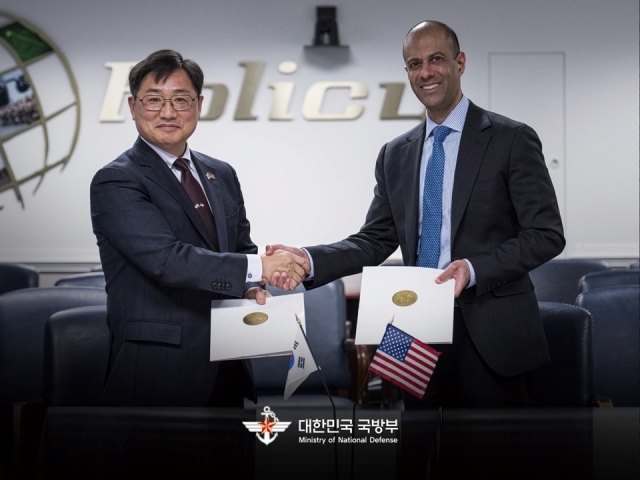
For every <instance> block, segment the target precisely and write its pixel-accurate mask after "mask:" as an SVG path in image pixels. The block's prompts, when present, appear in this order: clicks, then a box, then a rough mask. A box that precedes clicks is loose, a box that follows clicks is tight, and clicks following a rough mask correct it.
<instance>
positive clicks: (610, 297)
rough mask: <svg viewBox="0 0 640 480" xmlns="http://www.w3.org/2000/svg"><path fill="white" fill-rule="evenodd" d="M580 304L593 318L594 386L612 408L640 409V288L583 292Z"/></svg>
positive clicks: (622, 287) (629, 286) (625, 287)
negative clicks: (639, 367)
mask: <svg viewBox="0 0 640 480" xmlns="http://www.w3.org/2000/svg"><path fill="white" fill-rule="evenodd" d="M578 305H579V306H581V307H582V308H585V309H587V310H588V311H589V312H590V313H591V315H592V317H593V344H594V370H595V385H596V388H597V391H598V393H599V394H602V395H605V396H607V397H609V398H611V401H612V403H613V406H614V407H616V406H622V407H638V406H640V392H639V391H638V385H639V384H640V373H639V372H638V366H639V365H640V353H639V351H640V345H639V342H638V332H640V320H639V316H640V313H639V312H640V286H638V285H621V286H615V287H608V288H597V289H595V290H590V291H588V292H584V293H581V294H580V296H579V297H578Z"/></svg>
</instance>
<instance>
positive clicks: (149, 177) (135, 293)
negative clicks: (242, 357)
mask: <svg viewBox="0 0 640 480" xmlns="http://www.w3.org/2000/svg"><path fill="white" fill-rule="evenodd" d="M192 160H193V162H194V165H195V167H196V169H197V170H198V173H199V176H200V179H201V181H202V184H203V187H204V191H205V194H206V195H207V198H208V199H209V202H210V203H211V208H212V212H213V216H214V219H215V222H216V227H217V235H218V239H217V240H218V245H219V252H216V251H213V245H212V242H211V241H210V239H208V237H207V232H206V230H205V227H204V225H203V223H202V221H201V220H200V218H199V216H198V214H197V211H196V210H195V209H194V208H193V203H192V202H191V201H190V200H189V197H188V196H187V193H186V192H185V190H184V188H183V187H182V185H181V184H180V182H179V181H178V180H177V178H176V177H175V175H174V174H173V172H172V171H171V170H170V169H169V168H168V167H167V165H166V164H165V163H164V161H163V160H162V159H161V158H160V157H159V156H158V155H157V154H156V153H155V152H154V151H153V149H152V148H150V147H149V146H148V145H147V144H146V143H145V142H144V141H143V140H142V139H140V138H138V140H137V141H136V143H135V144H134V146H133V148H131V149H130V150H128V151H126V152H124V153H123V154H122V155H120V156H119V157H118V158H117V159H116V160H114V161H113V162H111V163H109V164H108V165H106V166H105V167H104V168H102V169H101V170H99V171H98V172H97V173H96V175H95V177H94V179H93V181H92V183H91V219H92V223H93V230H94V233H95V235H96V237H97V242H98V247H99V249H100V258H101V260H102V266H103V270H104V273H105V277H106V280H107V285H106V290H107V321H108V323H109V330H110V332H111V339H112V340H111V347H110V360H109V375H108V378H107V381H106V383H105V387H104V391H103V394H102V398H101V403H103V404H105V405H128V406H131V405H141V406H153V405H167V406H203V405H206V404H208V403H210V402H211V396H212V391H213V388H214V385H215V384H216V380H217V376H218V371H219V366H220V363H218V362H210V361H209V343H210V330H211V328H210V316H211V301H212V300H215V299H219V298H227V297H242V295H243V293H244V291H245V290H246V288H247V284H246V283H245V280H246V272H247V259H246V255H245V254H250V253H251V254H254V253H257V247H256V246H255V245H254V244H253V242H252V241H251V238H250V236H249V222H248V220H247V218H246V215H245V208H244V201H243V197H242V192H241V190H240V184H239V183H238V179H237V177H236V173H235V171H234V170H233V168H232V167H231V166H230V165H228V164H227V163H224V162H221V161H219V160H216V159H213V158H210V157H208V156H205V155H202V154H200V153H196V152H193V151H192ZM227 365H231V363H227ZM239 371H240V372H241V375H240V377H239V378H237V379H235V380H236V381H235V384H236V385H237V386H238V387H237V388H239V389H241V390H242V393H243V394H245V395H247V396H248V397H249V398H253V399H255V391H254V390H253V384H252V382H251V374H250V370H249V367H248V365H247V364H246V363H244V362H243V363H242V365H241V368H240V369H239ZM226 383H228V380H227V382H226Z"/></svg>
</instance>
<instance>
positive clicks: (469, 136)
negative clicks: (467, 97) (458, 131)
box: [451, 102, 491, 245]
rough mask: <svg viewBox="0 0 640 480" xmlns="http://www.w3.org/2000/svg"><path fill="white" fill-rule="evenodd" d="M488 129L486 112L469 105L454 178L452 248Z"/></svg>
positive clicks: (482, 157) (485, 142) (486, 142)
mask: <svg viewBox="0 0 640 480" xmlns="http://www.w3.org/2000/svg"><path fill="white" fill-rule="evenodd" d="M489 127H491V121H490V120H489V117H488V116H487V114H486V112H485V111H484V110H482V109H481V108H479V107H477V106H476V105H474V104H473V103H471V102H469V111H468V112H467V118H466V120H465V124H464V128H463V131H462V137H461V139H460V148H459V150H458V160H457V163H456V172H455V176H454V179H453V195H452V202H451V245H453V242H454V240H455V238H456V232H457V231H458V227H459V226H460V222H461V221H462V216H463V214H464V211H465V209H466V208H467V204H468V203H469V197H470V196H471V191H472V190H473V185H474V184H475V181H476V178H477V176H478V171H479V170H480V166H481V165H482V161H483V160H484V154H485V152H486V150H487V145H489V141H490V139H491V133H490V132H491V130H490V128H489Z"/></svg>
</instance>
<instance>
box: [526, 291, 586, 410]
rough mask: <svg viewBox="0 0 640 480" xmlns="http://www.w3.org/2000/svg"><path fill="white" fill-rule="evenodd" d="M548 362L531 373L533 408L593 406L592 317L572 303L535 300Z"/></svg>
mask: <svg viewBox="0 0 640 480" xmlns="http://www.w3.org/2000/svg"><path fill="white" fill-rule="evenodd" d="M539 306H540V316H541V317H542V323H543V325H544V331H545V334H546V336H547V343H548V345H549V353H550V355H551V363H547V364H545V365H543V366H541V367H539V368H537V369H536V370H535V371H534V373H533V385H532V403H533V406H536V407H586V406H589V405H594V402H595V393H594V381H593V343H592V341H593V340H592V334H593V332H592V328H593V325H592V319H591V315H590V314H589V312H587V311H586V310H584V309H582V308H579V307H577V306H573V305H566V304H561V303H553V302H539Z"/></svg>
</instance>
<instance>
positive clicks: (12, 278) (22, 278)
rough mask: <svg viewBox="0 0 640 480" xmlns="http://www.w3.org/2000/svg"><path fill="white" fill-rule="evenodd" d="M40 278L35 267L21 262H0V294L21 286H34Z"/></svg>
mask: <svg viewBox="0 0 640 480" xmlns="http://www.w3.org/2000/svg"><path fill="white" fill-rule="evenodd" d="M39 281H40V278H39V276H38V272H37V271H36V269H35V268H33V267H30V266H28V265H23V264H21V263H0V294H2V293H6V292H11V291H13V290H18V289H21V288H35V287H37V286H38V284H39Z"/></svg>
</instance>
